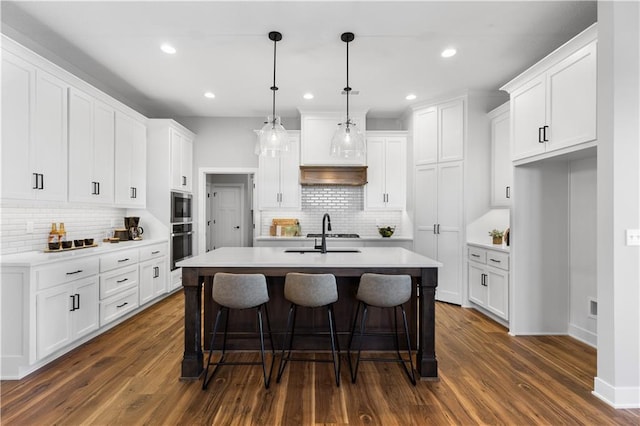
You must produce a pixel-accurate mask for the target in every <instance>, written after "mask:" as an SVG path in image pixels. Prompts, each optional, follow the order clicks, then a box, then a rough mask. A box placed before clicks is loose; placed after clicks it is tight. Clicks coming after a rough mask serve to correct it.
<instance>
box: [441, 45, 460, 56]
mask: <svg viewBox="0 0 640 426" xmlns="http://www.w3.org/2000/svg"><path fill="white" fill-rule="evenodd" d="M456 52H457V51H456V49H454V48H452V47H450V48H448V49H444V50H443V51H442V53H441V54H440V56H442V57H443V58H450V57H452V56H453V55H455V54H456Z"/></svg>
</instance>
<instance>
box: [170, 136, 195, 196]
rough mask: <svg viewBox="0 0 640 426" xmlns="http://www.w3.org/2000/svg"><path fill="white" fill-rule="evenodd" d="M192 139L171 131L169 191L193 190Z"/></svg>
mask: <svg viewBox="0 0 640 426" xmlns="http://www.w3.org/2000/svg"><path fill="white" fill-rule="evenodd" d="M192 162H193V137H191V136H190V135H188V134H187V133H184V132H181V131H179V130H177V129H171V189H176V190H178V191H187V192H191V191H192V189H193V183H192V181H193V165H192Z"/></svg>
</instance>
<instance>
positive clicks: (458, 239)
mask: <svg viewBox="0 0 640 426" xmlns="http://www.w3.org/2000/svg"><path fill="white" fill-rule="evenodd" d="M415 186H416V197H415V234H414V250H415V251H416V252H418V253H420V254H422V255H425V256H427V257H430V258H432V259H436V260H438V261H440V262H442V263H443V265H444V266H443V267H442V268H439V269H438V288H437V289H436V299H437V300H440V301H444V302H449V303H456V304H458V305H459V304H461V303H462V288H461V287H462V272H463V271H462V268H463V259H464V257H463V238H464V237H463V227H464V218H463V206H464V196H463V188H464V182H463V163H462V162H461V161H453V162H446V163H442V164H429V165H421V166H418V167H416V170H415Z"/></svg>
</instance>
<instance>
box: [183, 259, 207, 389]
mask: <svg viewBox="0 0 640 426" xmlns="http://www.w3.org/2000/svg"><path fill="white" fill-rule="evenodd" d="M182 286H183V287H184V306H185V309H184V355H183V358H182V374H181V376H180V379H181V380H197V379H198V378H199V377H200V374H201V373H202V370H203V368H202V360H203V354H202V343H201V340H202V336H201V332H200V330H201V326H202V319H201V315H200V312H201V310H202V279H201V278H200V277H199V272H198V268H182Z"/></svg>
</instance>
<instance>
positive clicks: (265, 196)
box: [258, 132, 300, 210]
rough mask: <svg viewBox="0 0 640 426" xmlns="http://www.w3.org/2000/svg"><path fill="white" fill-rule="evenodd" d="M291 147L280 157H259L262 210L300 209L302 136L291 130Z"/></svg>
mask: <svg viewBox="0 0 640 426" xmlns="http://www.w3.org/2000/svg"><path fill="white" fill-rule="evenodd" d="M289 142H290V143H291V149H290V151H289V152H287V153H286V154H284V155H281V156H280V157H268V156H262V155H261V156H260V157H259V159H258V205H259V208H260V210H277V209H289V210H299V209H300V152H299V146H300V136H299V135H298V134H297V132H289Z"/></svg>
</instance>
